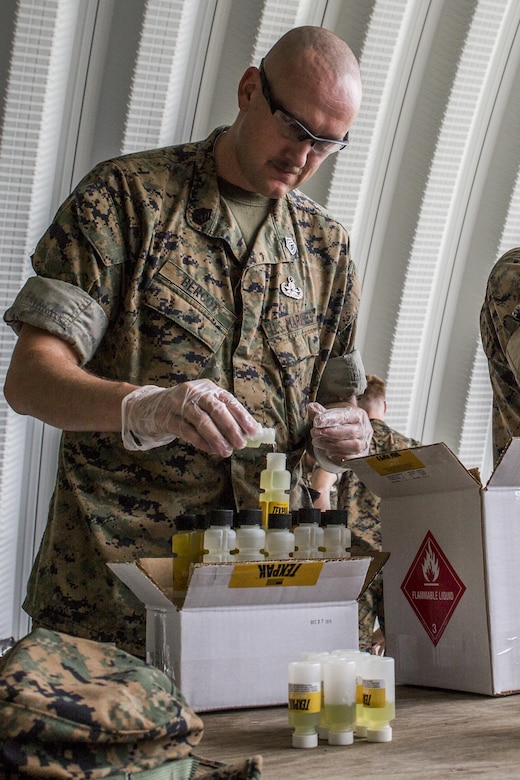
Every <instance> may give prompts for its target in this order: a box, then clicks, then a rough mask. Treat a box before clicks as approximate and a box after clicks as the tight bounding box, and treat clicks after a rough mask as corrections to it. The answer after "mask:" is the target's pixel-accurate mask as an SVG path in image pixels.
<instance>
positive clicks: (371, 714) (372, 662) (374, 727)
mask: <svg viewBox="0 0 520 780" xmlns="http://www.w3.org/2000/svg"><path fill="white" fill-rule="evenodd" d="M363 718H364V721H365V724H366V729H367V732H366V733H367V741H368V742H390V741H391V740H392V727H391V726H390V722H391V721H392V720H393V719H394V718H395V673H394V659H393V658H390V657H389V656H380V655H369V656H368V658H365V660H364V663H363Z"/></svg>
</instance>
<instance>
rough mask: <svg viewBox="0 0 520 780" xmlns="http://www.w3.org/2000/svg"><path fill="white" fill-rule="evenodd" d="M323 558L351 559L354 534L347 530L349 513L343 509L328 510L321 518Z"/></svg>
mask: <svg viewBox="0 0 520 780" xmlns="http://www.w3.org/2000/svg"><path fill="white" fill-rule="evenodd" d="M321 525H322V528H323V557H324V558H350V551H349V548H350V545H351V543H352V534H351V532H350V529H349V528H347V513H346V512H345V510H343V509H328V510H327V511H326V512H323V514H322V517H321Z"/></svg>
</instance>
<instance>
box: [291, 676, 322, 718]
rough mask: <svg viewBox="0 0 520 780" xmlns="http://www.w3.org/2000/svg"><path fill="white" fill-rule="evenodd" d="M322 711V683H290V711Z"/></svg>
mask: <svg viewBox="0 0 520 780" xmlns="http://www.w3.org/2000/svg"><path fill="white" fill-rule="evenodd" d="M320 710H321V683H289V711H290V712H307V713H317V712H320Z"/></svg>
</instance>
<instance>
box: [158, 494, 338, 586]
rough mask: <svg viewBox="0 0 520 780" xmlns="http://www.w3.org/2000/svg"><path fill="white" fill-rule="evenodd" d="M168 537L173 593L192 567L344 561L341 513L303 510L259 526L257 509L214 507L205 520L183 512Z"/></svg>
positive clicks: (276, 515) (270, 518)
mask: <svg viewBox="0 0 520 780" xmlns="http://www.w3.org/2000/svg"><path fill="white" fill-rule="evenodd" d="M175 524H176V528H177V530H176V532H175V534H174V535H173V537H172V553H173V578H174V590H175V591H185V590H186V588H187V583H188V577H189V571H190V564H191V563H200V562H201V561H202V562H204V563H229V562H238V561H264V560H265V559H266V558H271V559H272V560H288V559H292V558H299V559H311V560H312V559H317V558H348V557H349V556H350V552H349V547H350V541H351V536H350V531H349V529H348V528H347V527H346V512H344V511H342V510H335V509H331V510H328V511H327V512H320V510H319V509H312V508H303V509H299V510H298V511H296V512H294V513H290V512H283V513H274V514H270V515H269V516H268V523H267V529H264V527H263V519H262V510H261V509H260V508H256V507H255V508H251V509H242V510H240V512H238V513H237V515H236V517H235V516H234V513H233V510H231V509H213V510H212V511H211V512H210V513H209V514H208V516H207V518H205V517H203V516H201V515H193V514H183V515H179V516H178V517H177V518H176V521H175Z"/></svg>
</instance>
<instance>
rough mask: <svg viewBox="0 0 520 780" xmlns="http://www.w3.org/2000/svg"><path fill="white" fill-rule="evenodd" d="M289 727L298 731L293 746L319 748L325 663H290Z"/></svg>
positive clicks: (295, 733)
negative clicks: (323, 664)
mask: <svg viewBox="0 0 520 780" xmlns="http://www.w3.org/2000/svg"><path fill="white" fill-rule="evenodd" d="M288 703H289V725H290V726H291V727H292V728H293V729H294V732H293V735H292V746H293V747H295V748H312V747H317V745H318V728H319V725H320V712H321V664H320V663H316V662H312V661H293V662H292V663H290V664H289V698H288Z"/></svg>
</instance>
